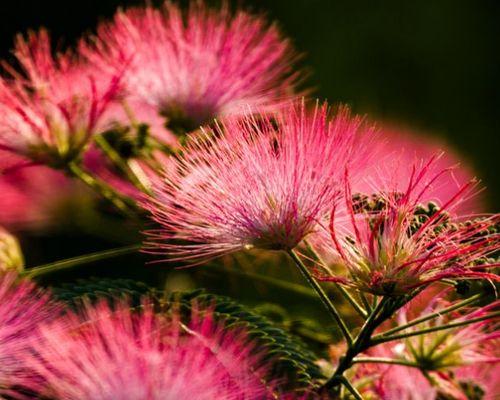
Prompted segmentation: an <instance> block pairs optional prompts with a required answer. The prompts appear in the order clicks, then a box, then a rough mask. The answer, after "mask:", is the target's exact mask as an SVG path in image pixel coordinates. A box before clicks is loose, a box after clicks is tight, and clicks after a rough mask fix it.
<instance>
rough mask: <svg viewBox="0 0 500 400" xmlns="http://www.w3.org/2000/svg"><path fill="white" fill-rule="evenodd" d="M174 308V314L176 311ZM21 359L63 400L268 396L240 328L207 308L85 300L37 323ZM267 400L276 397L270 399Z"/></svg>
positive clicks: (244, 398)
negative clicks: (187, 311) (184, 314)
mask: <svg viewBox="0 0 500 400" xmlns="http://www.w3.org/2000/svg"><path fill="white" fill-rule="evenodd" d="M174 313H175V312H174ZM40 331H41V333H40V334H41V337H42V338H41V340H39V341H36V342H34V344H33V346H34V351H35V353H34V354H33V355H32V356H31V357H29V359H28V360H27V364H28V365H30V366H31V367H32V369H33V370H34V371H35V372H36V373H38V374H39V375H40V376H41V378H43V379H44V381H45V387H46V390H45V391H44V392H43V393H42V394H45V395H48V396H49V397H54V398H58V399H66V400H72V399H74V400H80V399H95V400H128V399H134V400H155V399H158V400H164V399H172V400H173V399H175V400H191V399H197V400H213V399H221V400H247V399H262V400H265V399H268V398H271V397H269V390H270V389H269V388H268V387H266V385H265V384H263V383H262V382H261V377H262V376H261V374H262V373H263V372H264V369H263V368H264V367H263V366H261V364H260V362H261V360H260V357H259V356H258V353H257V352H256V351H255V350H256V349H255V348H254V346H253V345H252V344H251V342H249V341H248V340H247V338H246V335H244V334H243V332H241V331H237V330H228V329H226V328H225V327H224V326H223V325H221V324H219V323H216V322H215V321H214V319H213V317H212V314H211V312H210V311H209V310H208V311H207V310H205V311H201V310H200V311H199V314H196V312H195V313H194V316H193V317H192V320H191V322H190V323H186V324H184V323H183V322H182V321H181V319H180V318H179V317H178V316H177V315H175V314H174V317H173V318H167V317H165V316H161V315H156V314H154V312H153V311H152V307H150V306H149V305H145V306H144V307H142V308H141V311H137V310H136V311H133V310H131V309H130V306H129V305H128V304H126V303H121V304H118V305H115V306H114V307H113V309H111V308H110V307H109V305H108V304H106V303H104V302H103V303H100V304H97V305H96V306H89V305H87V306H86V307H85V308H84V312H83V316H82V315H76V314H68V315H67V316H65V317H63V318H60V319H58V320H57V321H55V322H54V323H53V324H48V325H46V326H42V327H41V329H40ZM272 398H273V399H274V398H275V397H272Z"/></svg>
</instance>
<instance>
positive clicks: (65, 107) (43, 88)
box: [0, 30, 123, 167]
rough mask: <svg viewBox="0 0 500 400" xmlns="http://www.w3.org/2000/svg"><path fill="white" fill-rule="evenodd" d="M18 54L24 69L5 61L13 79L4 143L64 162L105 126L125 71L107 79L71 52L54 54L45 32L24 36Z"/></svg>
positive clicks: (0, 83) (3, 92) (4, 114)
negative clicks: (107, 112)
mask: <svg viewBox="0 0 500 400" xmlns="http://www.w3.org/2000/svg"><path fill="white" fill-rule="evenodd" d="M14 55H15V56H16V58H17V60H18V62H19V64H20V65H21V67H22V72H21V73H20V72H17V71H15V69H14V68H13V67H10V66H8V65H7V64H5V65H4V66H5V67H6V68H7V70H8V72H9V73H10V74H11V79H9V80H7V79H1V80H0V146H1V147H2V148H4V149H7V150H9V151H12V152H15V153H17V154H20V155H23V156H25V157H28V158H31V159H32V160H34V161H36V162H41V163H46V164H50V165H52V166H55V167H61V166H64V165H65V163H67V162H70V161H72V160H74V159H75V158H77V157H78V156H79V155H80V154H81V152H82V150H83V149H84V148H85V146H86V145H87V143H88V142H89V140H90V139H91V137H92V135H94V134H95V133H97V132H99V131H100V130H102V129H103V118H102V117H103V114H104V113H105V112H106V110H107V107H109V105H110V103H111V101H112V100H113V99H114V98H115V96H116V95H117V93H118V91H119V81H120V73H118V72H117V73H116V74H114V75H112V76H110V77H109V79H103V78H102V77H101V76H98V75H97V74H96V71H94V70H93V69H92V68H91V67H90V66H89V65H86V64H84V63H83V62H82V61H81V60H79V59H78V58H77V57H76V56H75V55H73V54H72V53H70V52H67V53H58V54H56V55H55V56H53V55H52V49H51V46H50V38H49V35H48V33H47V32H46V31H45V30H41V31H40V32H38V33H34V32H30V33H29V34H28V37H27V38H26V39H25V38H23V37H22V36H18V37H17V40H16V45H15V49H14ZM122 72H123V67H122Z"/></svg>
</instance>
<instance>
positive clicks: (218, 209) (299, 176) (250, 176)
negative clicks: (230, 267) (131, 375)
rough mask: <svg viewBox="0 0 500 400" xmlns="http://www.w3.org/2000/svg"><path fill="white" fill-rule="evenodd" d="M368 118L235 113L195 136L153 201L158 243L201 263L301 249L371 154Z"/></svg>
mask: <svg viewBox="0 0 500 400" xmlns="http://www.w3.org/2000/svg"><path fill="white" fill-rule="evenodd" d="M364 129H368V130H369V129H370V128H368V127H366V126H364V124H363V122H362V120H361V119H360V118H356V117H351V116H350V115H349V111H348V110H347V109H345V108H342V109H340V110H339V111H338V112H337V114H335V115H334V116H333V117H332V118H330V117H329V115H328V108H327V105H326V104H325V105H323V106H319V105H317V106H316V107H315V108H314V109H313V110H311V111H310V112H309V111H308V110H306V108H305V105H304V104H303V103H297V104H295V105H291V106H290V107H289V108H288V109H286V110H284V111H282V112H281V113H280V114H278V115H277V116H276V117H275V118H270V117H267V116H260V117H257V116H251V115H248V116H246V117H245V118H243V119H237V118H228V119H226V120H225V121H224V122H222V123H221V124H220V125H219V126H218V127H217V128H216V129H215V130H214V131H204V132H203V133H202V134H201V135H199V136H197V137H196V138H193V140H192V141H191V142H190V143H189V144H188V147H187V150H186V152H185V153H184V154H183V156H181V157H180V158H179V160H178V162H177V165H176V166H174V168H170V170H169V171H168V174H165V177H164V179H163V182H161V183H160V184H158V185H156V196H154V197H152V198H151V199H150V200H149V201H148V202H146V204H145V207H146V208H148V209H149V210H150V211H151V212H152V215H153V219H154V220H155V221H156V222H158V223H159V225H160V226H161V228H160V229H159V230H158V231H155V232H150V242H151V243H150V244H149V246H148V249H149V250H151V251H153V252H157V253H160V254H165V255H167V256H169V257H170V259H182V260H186V261H189V262H195V261H196V262H199V261H203V260H204V259H209V258H213V257H216V256H219V255H222V254H226V253H229V252H233V251H236V250H239V249H242V248H252V247H256V248H262V249H272V250H289V249H292V248H294V247H295V246H297V244H298V243H299V242H300V241H301V240H303V239H304V238H305V237H306V236H307V235H308V234H309V233H311V232H313V231H314V230H315V229H316V226H317V224H318V222H319V220H320V219H321V218H323V216H324V214H325V213H326V212H327V210H329V209H330V208H331V204H332V202H333V200H334V199H335V198H336V197H337V196H338V195H339V190H340V188H341V182H342V177H343V171H344V169H345V168H348V167H352V168H356V167H358V166H359V164H360V163H361V162H362V161H363V159H365V158H366V157H365V155H366V154H365V151H364V150H363V149H364V147H363V144H364V143H359V142H358V140H357V139H358V133H359V132H360V131H362V130H364Z"/></svg>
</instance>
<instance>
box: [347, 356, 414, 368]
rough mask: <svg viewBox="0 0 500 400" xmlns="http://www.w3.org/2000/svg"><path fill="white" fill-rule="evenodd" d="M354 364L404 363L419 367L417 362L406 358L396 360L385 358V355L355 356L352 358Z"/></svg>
mask: <svg viewBox="0 0 500 400" xmlns="http://www.w3.org/2000/svg"><path fill="white" fill-rule="evenodd" d="M352 363H353V364H362V363H376V364H394V365H404V366H406V367H414V368H419V365H418V364H417V363H414V362H411V361H405V360H396V359H394V358H385V357H354V358H353V359H352Z"/></svg>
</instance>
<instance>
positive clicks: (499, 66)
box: [0, 0, 500, 343]
mask: <svg viewBox="0 0 500 400" xmlns="http://www.w3.org/2000/svg"><path fill="white" fill-rule="evenodd" d="M208 1H210V0H208ZM214 1H216V0H214ZM151 2H153V3H158V1H156V0H155V1H151ZM182 2H183V3H187V1H182ZM141 3H142V1H136V0H84V1H67V0H43V1H42V0H1V1H0V57H1V58H2V59H5V58H7V59H8V58H9V57H10V55H9V52H10V49H11V47H12V42H13V38H14V35H15V34H16V33H17V32H26V31H27V30H28V29H29V28H38V27H40V26H45V27H46V28H48V29H49V30H50V31H51V33H52V36H53V38H55V41H56V42H57V44H58V45H59V46H61V47H62V48H64V47H65V46H70V45H72V44H73V43H74V42H75V40H76V39H77V38H78V37H79V36H80V35H81V34H82V33H84V32H88V31H92V30H93V29H94V27H95V26H96V24H97V22H98V21H99V20H101V19H104V18H109V17H111V16H112V15H113V13H114V12H115V10H116V8H117V7H118V6H127V5H133V4H141ZM232 3H234V5H239V6H242V7H245V8H249V9H251V10H253V11H256V12H261V13H265V14H267V16H268V18H269V19H271V20H275V21H277V23H278V24H279V25H280V26H281V27H282V29H283V31H284V32H285V34H286V35H287V36H288V37H290V38H291V40H292V41H293V42H294V44H295V46H296V48H297V49H298V51H299V52H300V53H302V54H303V58H302V60H301V62H300V67H301V68H304V69H305V70H306V71H308V78H307V80H306V82H305V86H307V87H312V88H313V89H314V92H313V94H314V95H315V96H317V97H319V98H327V99H329V100H330V101H331V102H333V103H335V102H343V103H347V104H349V105H350V106H351V107H352V108H353V109H354V110H355V111H356V112H359V113H367V114H368V115H370V116H371V117H373V118H375V119H380V120H384V121H390V122H392V123H393V124H403V125H406V126H408V127H410V128H412V129H414V130H416V131H421V132H425V133H427V134H429V135H435V136H438V137H440V138H441V139H442V140H444V141H445V142H446V143H447V144H448V145H450V146H451V147H452V148H454V149H455V150H456V151H457V152H458V153H459V154H461V155H462V157H463V159H464V160H465V162H466V163H470V164H471V165H472V167H473V168H475V170H476V172H477V175H478V176H479V177H480V178H481V179H482V180H483V183H484V185H485V186H487V188H488V189H487V192H486V195H487V201H488V204H489V205H488V208H489V209H490V210H491V211H499V207H498V205H499V200H500V169H499V168H498V166H499V165H500V160H499V158H500V154H499V149H500V146H499V145H500V140H499V133H500V113H499V111H500V45H499V44H500V43H499V42H500V22H499V21H500V1H498V0H432V1H401V0H382V1H373V0H357V1H356V0H237V1H236V0H235V1H232ZM423 140H424V139H423ZM53 190H54V191H57V190H59V188H53ZM0 195H1V193H0ZM74 207H75V205H74ZM82 210H83V209H82V208H79V207H78V204H77V205H76V207H75V208H73V209H72V210H70V212H69V213H68V214H67V216H66V217H65V218H64V219H60V220H57V221H56V222H57V223H56V224H55V225H56V227H57V229H55V231H54V230H53V231H51V232H36V231H35V232H33V231H27V232H19V233H18V234H19V236H20V239H21V244H22V247H23V250H24V252H25V256H26V264H27V265H28V266H36V265H39V264H42V263H47V262H51V261H55V260H60V259H64V258H67V257H71V256H77V255H80V254H85V253H89V252H92V251H97V250H102V249H109V248H113V247H117V246H121V245H126V244H130V243H138V242H140V240H141V235H140V234H139V232H138V227H136V226H130V225H127V224H125V223H123V222H122V221H116V220H113V218H109V216H106V215H103V214H102V213H99V212H94V211H89V210H86V211H82ZM0 211H1V210H0ZM142 228H143V227H141V229H142ZM259 257H262V255H257V256H256V257H252V255H248V254H240V255H236V256H234V257H229V258H228V259H227V260H222V262H219V264H218V265H214V266H205V267H200V268H193V269H191V270H182V271H176V270H173V269H172V268H169V267H168V266H165V265H161V264H146V265H145V262H147V261H149V260H150V258H148V257H147V256H145V255H142V254H135V255H131V256H127V257H121V258H117V259H113V260H108V261H103V262H98V263H94V264H91V265H86V266H83V267H80V268H78V269H75V270H71V271H67V272H61V273H57V274H51V275H50V276H48V277H47V278H46V281H47V282H46V283H48V284H53V285H60V284H61V283H62V282H66V283H67V284H69V285H73V286H74V285H77V284H76V283H74V282H75V281H76V280H77V279H79V278H87V277H90V276H100V277H102V276H108V277H120V278H132V279H140V280H142V281H145V282H147V283H149V284H152V285H155V286H158V287H163V286H164V285H167V286H169V287H170V288H172V289H178V288H196V287H206V288H207V289H208V290H210V291H212V292H215V293H219V294H227V295H231V296H234V297H235V298H238V300H240V301H243V302H246V303H252V302H255V300H256V298H257V299H258V298H260V299H261V300H263V301H265V302H269V303H270V304H273V305H277V306H278V307H282V308H281V310H283V309H284V308H286V310H287V311H289V312H290V313H291V314H293V315H294V317H293V319H291V320H286V319H284V321H288V322H286V323H288V324H292V326H296V327H298V328H297V329H300V326H301V324H304V321H306V319H305V316H308V317H311V316H313V315H316V314H315V313H317V314H318V315H317V318H315V319H314V321H316V322H317V321H325V320H326V321H328V316H326V315H321V314H322V309H321V308H318V303H317V299H316V298H315V297H314V296H311V295H310V293H309V294H308V293H304V288H303V286H298V292H295V293H291V292H290V291H288V290H285V289H283V288H280V286H279V285H280V284H279V282H278V285H276V282H277V281H282V280H286V281H288V282H291V283H293V284H295V285H301V284H303V282H302V279H301V277H300V276H298V274H297V273H296V271H295V269H294V268H293V267H291V266H290V265H289V262H288V261H287V260H286V259H283V258H282V259H278V260H276V259H274V260H266V259H265V256H264V259H261V258H259ZM221 263H222V264H227V265H228V266H229V267H230V268H228V269H226V270H225V271H224V270H222V269H221V268H223V267H224V266H223V265H221ZM277 266H279V267H277ZM242 271H243V273H242ZM245 271H246V272H245ZM248 273H250V274H255V273H260V274H261V276H265V277H266V278H265V279H268V278H269V277H271V280H272V279H275V280H274V283H273V282H269V281H262V280H259V279H256V278H255V277H251V276H250V275H248ZM276 278H277V281H276ZM300 292H302V294H300ZM306 292H307V290H306ZM256 293H257V294H258V295H259V296H256ZM259 307H260V306H259ZM271 309H272V308H271ZM295 310H296V311H297V313H295ZM300 314H302V317H299V316H298V315H300ZM314 321H313V320H311V322H310V323H311V324H313V323H314ZM307 323H309V322H307ZM293 324H296V325H293ZM297 324H298V325H297ZM323 328H325V327H324V326H323ZM331 328H332V330H331V331H333V327H331ZM329 341H330V338H328V337H327V338H325V342H326V343H328V342H329Z"/></svg>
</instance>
